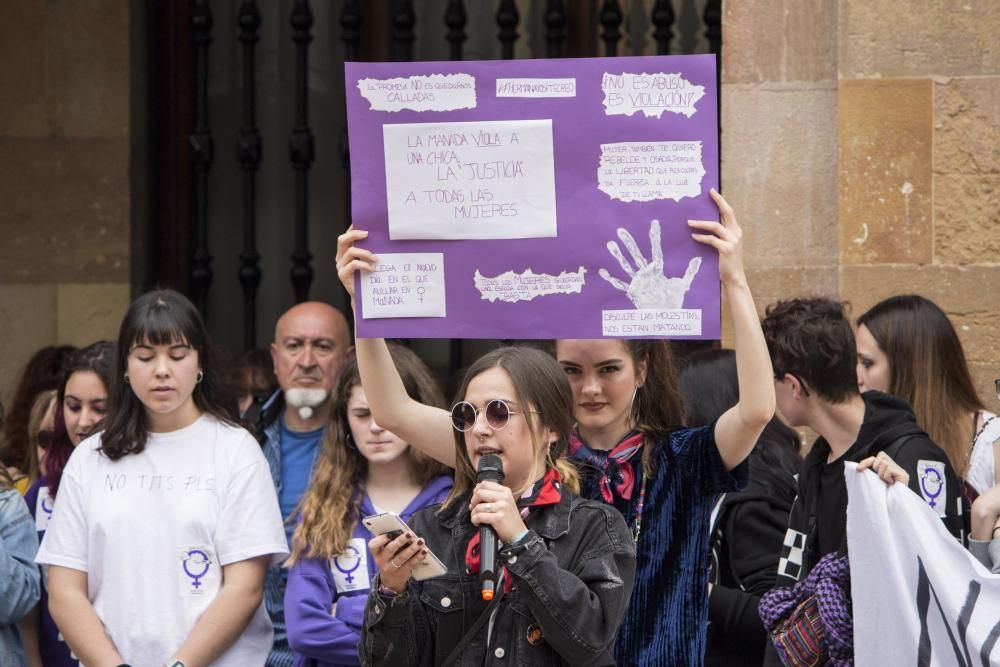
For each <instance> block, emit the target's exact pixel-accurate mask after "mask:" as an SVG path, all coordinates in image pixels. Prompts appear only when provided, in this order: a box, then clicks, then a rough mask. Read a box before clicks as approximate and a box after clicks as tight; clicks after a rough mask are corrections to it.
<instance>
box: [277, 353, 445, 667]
mask: <svg viewBox="0 0 1000 667" xmlns="http://www.w3.org/2000/svg"><path fill="white" fill-rule="evenodd" d="M389 352H390V354H391V355H392V360H393V361H394V362H395V365H396V368H398V369H399V374H400V378H401V379H402V382H403V386H404V387H406V392H407V394H408V395H409V396H410V397H411V398H413V400H415V401H420V402H421V403H425V404H427V405H433V406H441V405H443V404H444V401H443V400H442V398H441V392H440V391H439V390H438V388H437V385H436V384H435V383H434V379H433V378H432V377H431V374H430V371H429V370H428V369H427V366H425V365H424V363H423V362H422V361H420V359H419V358H418V357H417V355H415V354H414V353H413V352H411V351H410V350H408V349H406V348H405V347H402V346H399V345H391V346H390V347H389ZM333 400H334V405H333V411H332V413H331V414H332V416H331V419H330V423H329V424H327V426H326V429H325V430H324V432H323V448H322V452H321V453H320V455H319V456H318V457H317V459H316V464H315V468H314V470H313V476H312V482H311V483H310V484H309V489H308V490H307V491H306V493H305V495H304V496H303V498H302V502H301V505H300V507H299V511H298V514H299V515H300V520H299V524H298V526H296V528H295V533H294V534H293V536H292V555H291V557H290V558H289V559H288V564H289V565H291V571H290V572H289V573H288V587H287V588H286V589H285V622H286V625H287V627H288V643H289V645H290V646H291V648H292V652H293V657H294V660H295V663H294V664H295V665H296V667H322V666H326V665H356V664H358V641H359V640H360V639H361V627H362V625H364V608H365V602H366V601H367V599H368V592H369V585H370V583H371V579H372V576H374V574H375V573H376V571H377V570H376V569H375V563H374V561H372V560H371V559H370V558H369V557H368V546H367V544H368V540H370V539H371V538H372V537H374V536H373V535H372V534H371V533H370V532H368V530H367V529H366V528H365V526H364V524H362V523H361V519H362V518H364V517H367V516H371V515H374V514H379V513H382V512H394V513H396V514H398V515H399V516H400V517H402V518H403V520H404V521H409V520H410V516H411V515H412V514H413V513H414V512H416V511H417V510H420V509H423V508H424V507H427V506H429V505H434V504H437V503H440V502H441V501H443V500H444V499H445V498H447V497H448V493H449V492H450V491H451V474H450V473H451V470H449V469H448V468H446V467H445V466H443V465H441V464H440V463H438V462H437V461H434V460H433V459H430V458H427V457H426V456H424V455H423V454H420V453H419V452H417V451H416V450H415V449H413V448H412V447H410V446H409V445H407V444H406V442H405V441H403V440H401V439H400V438H398V437H396V436H395V435H393V434H392V433H390V432H389V431H386V430H385V429H384V428H382V427H381V426H380V425H379V424H378V423H377V422H376V421H375V420H374V419H372V415H371V410H370V409H369V408H368V399H367V398H366V397H365V390H364V387H362V386H361V377H360V376H359V374H358V365H357V362H355V361H353V360H352V361H350V362H348V364H347V366H345V367H344V370H342V371H341V373H340V379H339V380H338V381H337V386H336V387H335V388H334V390H333ZM446 473H448V474H446Z"/></svg>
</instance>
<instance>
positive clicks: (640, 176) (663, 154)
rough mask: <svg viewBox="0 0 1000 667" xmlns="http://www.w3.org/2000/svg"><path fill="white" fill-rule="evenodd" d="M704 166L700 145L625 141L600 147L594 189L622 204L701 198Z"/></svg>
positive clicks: (688, 142)
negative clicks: (595, 186)
mask: <svg viewBox="0 0 1000 667" xmlns="http://www.w3.org/2000/svg"><path fill="white" fill-rule="evenodd" d="M704 176H705V166H704V165H703V164H702V161H701V142H700V141H626V142H622V143H617V144H601V163H600V165H599V166H598V168H597V187H598V188H599V189H600V190H601V192H603V193H605V194H606V195H608V196H609V197H611V198H612V199H618V200H620V201H624V202H632V201H653V200H655V199H673V200H674V201H680V200H681V199H683V198H684V197H697V196H698V195H700V194H701V180H702V178H704Z"/></svg>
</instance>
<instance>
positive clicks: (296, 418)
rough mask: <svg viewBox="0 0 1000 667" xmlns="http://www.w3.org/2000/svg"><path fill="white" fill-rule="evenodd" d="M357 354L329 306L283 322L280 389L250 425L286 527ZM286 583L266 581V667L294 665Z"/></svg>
mask: <svg viewBox="0 0 1000 667" xmlns="http://www.w3.org/2000/svg"><path fill="white" fill-rule="evenodd" d="M351 351H352V346H351V338H350V334H349V332H348V328H347V321H346V320H345V319H344V316H343V314H341V312H340V311H339V310H337V309H336V308H333V307H332V306H330V305H329V304H325V303H320V302H318V301H307V302H305V303H300V304H298V305H296V306H293V307H292V308H290V309H289V310H287V311H285V313H284V314H283V315H282V316H281V317H280V318H278V323H277V326H276V327H275V330H274V342H273V343H271V358H272V359H273V361H274V374H275V375H276V376H277V378H278V385H279V386H280V387H281V388H280V389H279V390H278V391H277V392H275V394H274V395H273V396H271V397H270V398H269V399H268V400H267V401H266V402H265V403H264V404H263V406H261V408H260V412H259V414H257V415H250V414H248V415H245V416H244V418H245V419H246V420H247V421H250V422H255V426H256V428H255V430H256V432H257V434H258V438H259V439H260V441H261V444H262V446H263V448H264V457H265V458H266V459H267V462H268V464H269V465H270V467H271V477H272V478H273V479H274V487H275V489H276V490H277V492H278V502H279V504H280V506H281V513H282V515H283V516H284V517H285V518H286V520H287V519H292V518H293V517H292V513H293V512H294V510H295V507H296V506H297V505H298V503H299V499H300V498H301V497H302V494H303V493H304V492H305V490H306V487H307V486H308V485H309V478H310V476H311V474H312V466H313V460H314V459H315V456H316V452H317V451H319V445H320V440H321V439H322V436H323V427H324V426H325V425H326V423H327V421H328V420H329V418H330V403H331V401H330V391H331V389H332V388H333V386H334V385H335V384H336V382H337V377H338V376H339V375H340V370H341V368H343V366H344V363H345V362H346V361H347V359H348V357H349V356H350V354H351ZM294 527H295V524H294V521H287V522H286V524H285V534H286V537H287V538H288V540H289V546H290V544H291V536H292V531H293V529H294ZM286 580H287V571H286V570H283V569H281V568H280V567H272V568H271V569H270V571H269V572H268V576H267V581H266V582H265V590H264V600H265V602H266V604H267V611H268V613H269V614H270V615H271V622H272V623H273V624H274V647H273V649H272V651H271V654H270V655H269V656H268V659H267V667H291V665H292V652H291V649H290V648H289V647H288V637H287V635H286V632H285V611H284V597H285V582H286Z"/></svg>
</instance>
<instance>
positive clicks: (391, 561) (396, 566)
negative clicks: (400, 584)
mask: <svg viewBox="0 0 1000 667" xmlns="http://www.w3.org/2000/svg"><path fill="white" fill-rule="evenodd" d="M389 565H392V566H393V567H394V568H396V569H397V570H398V569H399V568H400V566H399V565H397V564H396V561H395V560H393V559H392V558H390V559H389Z"/></svg>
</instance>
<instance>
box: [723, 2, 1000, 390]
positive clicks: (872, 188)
mask: <svg viewBox="0 0 1000 667" xmlns="http://www.w3.org/2000/svg"><path fill="white" fill-rule="evenodd" d="M724 12H725V14H724V19H723V29H724V36H723V43H724V47H723V49H724V58H723V95H722V103H723V120H722V130H723V134H722V137H723V139H722V152H723V170H722V184H723V188H724V192H725V193H726V195H727V196H728V198H729V199H730V201H731V202H732V203H733V205H734V206H735V207H737V210H738V212H739V213H740V216H741V221H742V223H743V225H744V226H745V227H746V231H747V236H748V240H747V262H748V264H749V266H750V267H751V269H750V274H751V281H752V286H753V288H754V291H755V293H756V296H757V300H758V305H759V307H760V309H761V310H762V311H763V308H764V306H766V304H767V303H769V302H771V301H773V300H774V299H776V298H781V297H791V296H796V295H801V294H817V295H832V296H839V297H840V298H843V299H845V300H847V301H849V302H850V303H851V305H852V310H853V313H854V315H855V316H857V315H859V314H861V313H862V312H864V311H865V310H866V309H867V308H869V307H870V306H871V305H873V304H875V303H876V302H878V301H879V300H881V299H883V298H885V297H887V296H890V295H893V294H901V293H912V292H916V293H919V294H923V295H924V296H927V297H928V298H931V299H933V300H934V301H935V302H937V303H938V304H939V305H940V306H941V307H942V308H943V309H944V310H945V311H946V312H947V313H948V314H949V315H950V316H951V318H952V320H953V321H954V323H955V325H956V327H957V328H958V330H959V334H960V336H961V338H962V342H963V344H964V346H965V351H966V356H967V357H968V359H969V361H970V365H971V367H972V372H973V375H974V377H975V380H976V384H977V387H978V388H979V391H980V395H981V397H982V398H983V399H984V400H986V402H987V404H988V406H990V407H991V408H993V409H994V410H996V409H997V408H998V407H1000V404H998V402H997V400H996V394H995V391H994V388H993V380H994V379H996V378H998V377H1000V326H998V325H1000V41H998V40H997V38H996V35H997V31H998V29H1000V3H997V2H995V1H993V0H968V1H966V2H963V3H958V2H934V3H927V2H922V1H921V0H905V1H903V2H900V1H899V0H816V1H814V2H799V0H744V1H741V2H736V1H735V0H731V1H730V2H727V3H725V5H724Z"/></svg>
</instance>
